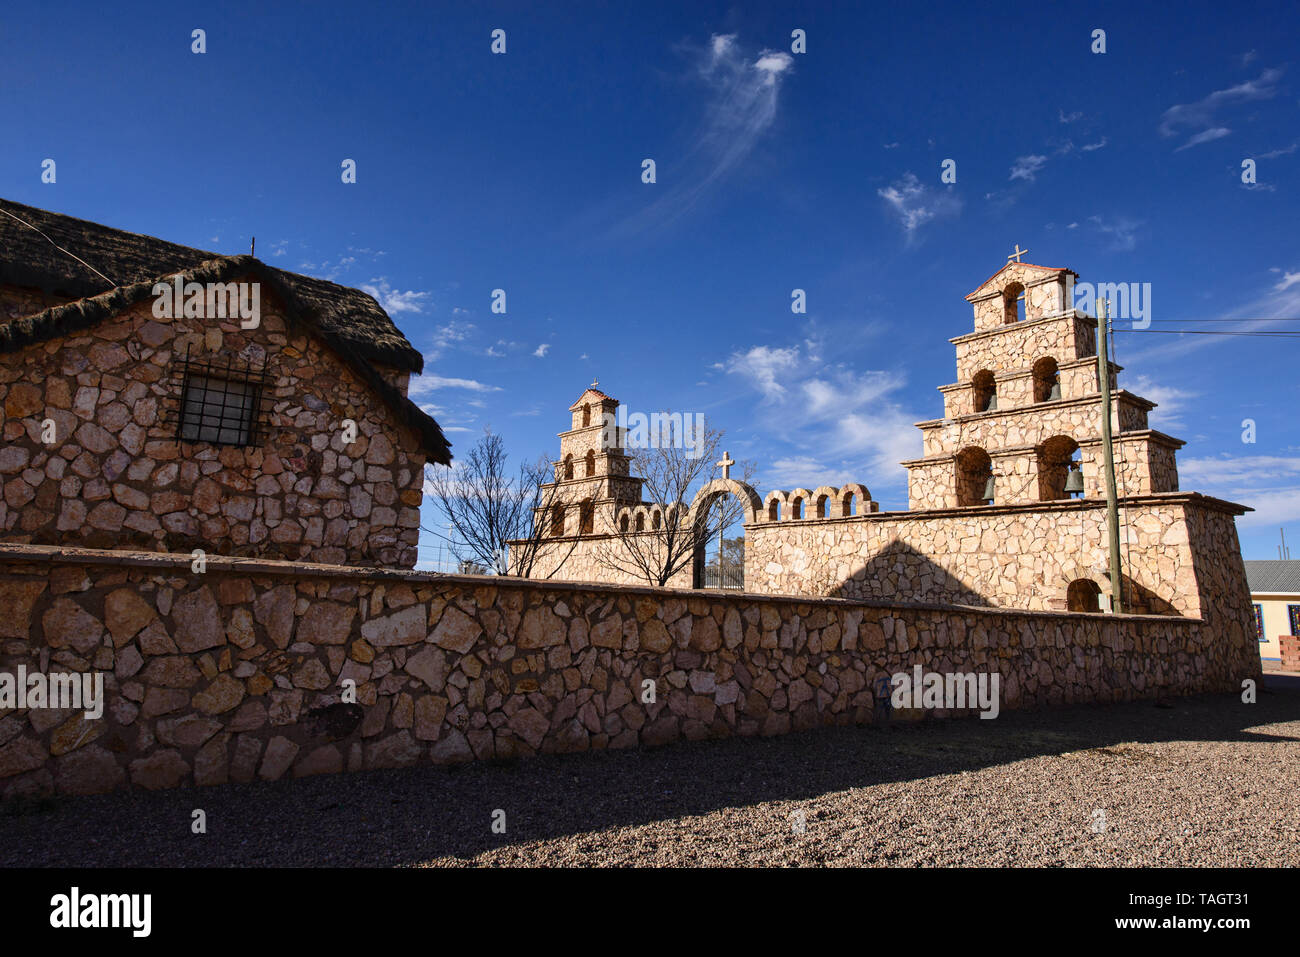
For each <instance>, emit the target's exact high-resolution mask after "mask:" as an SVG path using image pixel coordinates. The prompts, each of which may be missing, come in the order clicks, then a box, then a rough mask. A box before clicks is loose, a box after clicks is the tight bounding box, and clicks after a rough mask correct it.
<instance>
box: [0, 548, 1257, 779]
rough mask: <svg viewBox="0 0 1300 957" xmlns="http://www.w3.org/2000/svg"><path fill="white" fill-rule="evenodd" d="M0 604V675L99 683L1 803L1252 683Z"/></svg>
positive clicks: (970, 650)
mask: <svg viewBox="0 0 1300 957" xmlns="http://www.w3.org/2000/svg"><path fill="white" fill-rule="evenodd" d="M0 599H2V600H3V604H4V607H5V608H6V610H7V612H8V613H7V614H6V615H5V616H4V617H3V618H2V619H0V671H7V672H10V673H13V672H15V671H16V669H17V667H18V666H19V665H25V666H26V667H27V668H28V669H33V670H41V671H44V672H47V673H48V672H62V671H76V672H84V671H87V670H95V671H102V672H106V673H107V674H106V677H105V697H106V700H107V706H106V709H105V712H104V716H103V717H102V718H101V719H99V720H91V719H87V718H86V717H85V716H84V714H83V713H82V712H80V711H77V712H59V711H48V710H41V709H33V710H30V711H26V712H23V711H13V710H9V711H0V794H2V795H3V796H4V797H6V798H13V797H17V796H20V795H32V794H37V793H48V792H51V791H53V792H57V793H64V794H80V793H90V792H97V791H105V790H111V789H115V788H126V787H139V788H150V789H154V788H168V787H177V786H188V785H212V784H221V783H224V782H227V781H235V782H246V781H252V780H255V779H262V780H276V779H279V778H284V777H299V776H303V775H311V774H320V773H332V772H339V771H343V770H360V769H370V768H385V767H398V766H409V765H416V764H427V763H434V764H446V763H452V762H460V761H470V760H475V759H478V760H484V759H489V758H503V757H514V756H525V755H531V754H535V753H538V752H550V751H582V750H590V749H601V748H619V747H634V746H639V745H657V744H662V743H665V742H669V741H673V740H677V739H682V738H685V739H692V740H694V739H701V738H709V737H724V736H728V735H737V734H738V735H758V734H761V735H771V734H780V733H783V732H786V731H790V730H792V729H805V728H812V727H815V726H818V725H830V724H849V723H854V722H858V723H862V722H868V721H870V720H872V715H873V710H874V703H875V702H874V700H873V693H872V689H873V686H874V683H875V681H876V679H878V678H880V677H885V676H888V675H890V674H892V673H894V672H896V671H899V670H903V669H910V668H911V667H912V666H913V665H921V666H922V667H924V668H925V669H927V670H930V671H948V672H951V671H967V672H983V671H996V672H997V673H999V674H1000V675H1001V691H1002V700H1001V707H1002V708H1003V709H1016V708H1033V707H1039V706H1047V705H1056V704H1067V703H1075V702H1087V701H1096V702H1109V701H1122V700H1129V699H1134V698H1141V697H1150V696H1154V695H1156V694H1166V695H1167V694H1187V693H1197V692H1230V691H1235V690H1237V689H1238V687H1239V682H1240V679H1241V678H1243V677H1248V676H1251V675H1257V674H1258V669H1259V662H1258V656H1255V660H1254V663H1253V670H1246V671H1243V670H1242V669H1243V668H1245V667H1246V666H1245V665H1243V664H1242V663H1241V661H1240V659H1239V658H1234V656H1233V655H1231V654H1230V653H1229V649H1228V648H1227V646H1226V645H1225V644H1224V642H1223V641H1222V640H1221V638H1220V636H1219V635H1217V634H1210V633H1207V631H1206V629H1205V628H1204V627H1203V625H1202V624H1201V623H1200V622H1199V621H1196V620H1187V619H1177V618H1154V617H1138V616H1099V615H1083V614H1065V613H1043V612H1038V613H1035V612H1024V611H1007V610H1000V609H987V608H970V607H957V606H941V605H914V606H906V605H891V604H886V603H880V602H877V603H854V602H846V601H836V600H803V599H798V598H765V597H759V596H753V595H737V594H721V593H701V592H694V593H689V592H676V591H669V590H658V589H644V588H618V587H613V586H604V585H579V584H567V585H566V584H547V583H540V582H536V581H529V580H520V579H498V578H488V577H451V576H434V575H428V574H423V573H416V572H405V571H387V572H384V571H373V570H371V571H366V570H362V569H355V568H347V567H342V566H322V565H306V564H301V563H294V564H291V563H277V562H262V561H255V560H247V561H243V562H238V563H237V562H234V561H232V560H229V559H225V558H216V559H213V560H210V562H209V564H208V566H207V570H206V572H204V573H202V574H196V573H194V572H193V571H191V566H190V558H189V556H188V555H170V556H167V555H157V554H152V555H150V554H144V553H126V552H104V551H98V552H90V551H85V552H81V553H74V552H70V551H68V550H62V551H61V550H58V549H54V548H41V547H36V546H14V545H4V546H0ZM29 623H30V624H29ZM347 679H350V680H352V681H354V682H355V684H356V697H357V702H356V703H355V704H347V703H344V702H343V701H341V691H342V688H343V682H344V681H345V680H347ZM646 681H651V682H654V688H655V700H654V702H653V703H648V702H646V701H644V700H643V690H644V688H645V685H644V684H643V683H644V682H646ZM937 714H938V715H939V716H942V715H943V713H942V712H938V713H937ZM909 716H912V717H919V716H920V715H909Z"/></svg>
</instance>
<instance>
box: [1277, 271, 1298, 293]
mask: <svg viewBox="0 0 1300 957" xmlns="http://www.w3.org/2000/svg"><path fill="white" fill-rule="evenodd" d="M1296 283H1300V272H1288V273H1283V274H1282V281H1281V282H1279V283H1278V284H1277V285H1276V286H1274V287H1273V288H1274V289H1276V290H1277V291H1278V292H1282V291H1283V290H1286V289H1290V288H1291V287H1292V286H1294V285H1295V284H1296Z"/></svg>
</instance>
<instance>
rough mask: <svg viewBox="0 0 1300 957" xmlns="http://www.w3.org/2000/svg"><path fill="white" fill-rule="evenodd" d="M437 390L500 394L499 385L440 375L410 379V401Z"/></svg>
mask: <svg viewBox="0 0 1300 957" xmlns="http://www.w3.org/2000/svg"><path fill="white" fill-rule="evenodd" d="M439 389H467V390H468V391H470V392H501V391H502V389H501V387H500V386H499V385H486V384H484V383H482V382H479V381H478V380H476V379H454V378H449V377H447V376H440V375H421V376H414V377H412V379H411V385H410V390H409V392H410V396H411V398H412V400H415V399H418V398H423V397H425V396H428V395H430V394H432V393H434V392H437V391H438V390H439Z"/></svg>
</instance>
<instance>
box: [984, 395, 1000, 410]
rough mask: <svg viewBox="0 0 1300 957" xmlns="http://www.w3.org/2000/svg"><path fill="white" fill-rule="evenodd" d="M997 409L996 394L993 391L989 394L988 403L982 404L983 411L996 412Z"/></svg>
mask: <svg viewBox="0 0 1300 957" xmlns="http://www.w3.org/2000/svg"><path fill="white" fill-rule="evenodd" d="M997 410H998V394H997V393H996V392H994V393H993V394H992V395H990V396H989V404H988V405H986V406H984V411H985V412H996V411H997Z"/></svg>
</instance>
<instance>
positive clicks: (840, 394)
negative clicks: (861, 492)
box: [723, 343, 921, 485]
mask: <svg viewBox="0 0 1300 957" xmlns="http://www.w3.org/2000/svg"><path fill="white" fill-rule="evenodd" d="M821 351H822V350H821V349H820V347H819V346H818V345H817V344H809V343H803V344H801V345H797V346H769V345H756V346H751V347H750V348H749V349H747V350H744V351H739V352H736V353H733V354H732V355H731V356H730V357H729V359H728V360H727V361H726V362H725V363H723V366H724V368H725V370H726V372H727V374H728V375H731V376H734V377H736V378H737V379H739V380H740V381H742V382H744V383H745V384H746V385H747V386H748V387H749V388H750V389H752V390H753V391H754V392H755V393H756V394H757V396H758V398H759V399H760V404H759V407H758V409H757V410H756V414H757V415H758V417H759V422H760V423H761V427H762V429H763V431H764V432H765V433H766V434H768V435H771V436H774V437H776V438H778V439H780V440H782V441H784V442H786V443H788V444H790V445H791V446H793V447H795V449H796V450H797V452H795V453H793V454H792V455H790V456H787V458H786V460H785V461H786V465H787V466H789V465H790V464H791V463H795V462H803V463H804V465H805V466H806V465H807V464H808V463H812V462H816V463H818V465H819V466H820V463H821V461H822V459H823V458H824V456H825V450H826V449H835V450H836V453H837V455H838V456H839V457H840V458H841V459H842V461H841V462H840V463H839V464H837V465H830V466H828V468H827V471H826V477H825V478H824V479H818V478H817V477H816V476H815V475H812V474H807V473H801V474H802V475H803V476H804V477H802V478H795V476H794V472H793V471H792V469H791V468H786V467H784V466H780V465H779V464H778V466H777V467H776V471H775V473H773V472H772V471H769V470H765V475H767V478H768V480H769V481H782V482H784V481H788V480H793V481H800V482H802V481H808V482H817V483H818V484H823V483H824V482H841V483H842V481H847V480H849V478H852V479H853V480H855V481H867V480H868V479H870V478H871V477H872V476H877V477H879V478H880V480H881V483H882V484H892V483H890V478H891V477H893V478H894V479H895V480H897V478H899V477H901V476H900V475H899V473H900V469H899V468H898V463H899V462H900V461H903V460H904V459H908V458H913V457H915V456H916V455H917V454H919V451H920V445H921V439H920V433H918V432H917V430H916V429H915V428H914V427H913V425H912V423H913V422H914V421H915V418H914V417H913V416H911V415H908V414H906V413H905V412H904V411H903V410H902V409H901V408H900V407H899V405H898V403H897V400H896V398H895V396H896V393H897V392H898V390H899V389H901V388H902V386H903V384H904V380H903V378H902V376H901V375H900V374H899V373H897V372H894V371H887V370H858V369H853V368H851V367H849V366H847V365H844V364H827V363H825V362H823V361H822V359H821V356H820V353H821ZM846 468H847V469H848V471H847V472H845V471H843V470H844V469H846ZM849 472H853V473H854V475H852V476H849V474H848V473H849ZM819 474H821V473H819ZM782 476H784V477H782ZM869 484H870V482H869V481H868V485H869Z"/></svg>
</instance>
